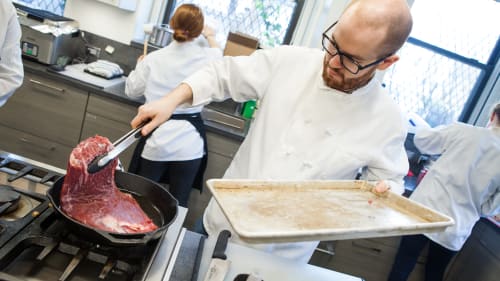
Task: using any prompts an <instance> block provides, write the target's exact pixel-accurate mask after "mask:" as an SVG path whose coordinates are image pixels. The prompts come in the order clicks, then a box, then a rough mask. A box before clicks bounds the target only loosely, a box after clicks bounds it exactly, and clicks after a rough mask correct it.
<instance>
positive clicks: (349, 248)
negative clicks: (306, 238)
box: [309, 237, 426, 281]
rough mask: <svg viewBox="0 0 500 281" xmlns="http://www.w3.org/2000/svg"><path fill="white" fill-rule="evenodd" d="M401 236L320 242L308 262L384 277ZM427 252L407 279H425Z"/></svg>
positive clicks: (377, 279) (378, 280) (376, 280)
mask: <svg viewBox="0 0 500 281" xmlns="http://www.w3.org/2000/svg"><path fill="white" fill-rule="evenodd" d="M399 241H400V237H383V238H367V239H352V240H339V241H328V242H321V243H320V245H319V248H320V249H321V250H317V251H316V252H315V253H314V255H313V256H312V258H311V260H310V262H309V263H310V264H313V265H317V266H321V267H324V268H328V269H331V270H335V271H338V272H342V273H346V274H350V275H354V276H358V277H361V278H363V279H365V280H368V281H386V280H387V277H388V276H389V272H390V270H391V268H392V264H393V262H394V257H395V256H396V252H397V249H398V247H399ZM425 259H426V253H425V251H424V253H423V254H422V255H421V256H420V257H419V259H418V261H417V265H416V266H415V270H414V271H413V272H412V274H411V275H410V277H409V279H408V280H409V281H420V280H424V263H425Z"/></svg>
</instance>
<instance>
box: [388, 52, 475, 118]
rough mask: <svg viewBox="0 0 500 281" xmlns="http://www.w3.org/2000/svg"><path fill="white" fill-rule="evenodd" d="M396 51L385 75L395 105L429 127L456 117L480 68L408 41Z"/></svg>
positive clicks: (472, 86)
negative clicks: (393, 61)
mask: <svg viewBox="0 0 500 281" xmlns="http://www.w3.org/2000/svg"><path fill="white" fill-rule="evenodd" d="M399 55H400V57H401V59H400V60H399V61H398V62H397V63H396V64H394V65H393V66H392V67H391V68H390V69H389V70H388V71H387V73H386V75H385V80H386V84H387V87H388V89H389V92H390V93H391V95H392V96H393V97H394V99H395V100H396V101H397V102H398V103H399V105H400V106H401V107H402V108H403V109H404V110H407V111H409V112H415V113H417V114H418V115H420V116H421V117H422V118H424V119H425V120H426V121H427V122H428V123H429V124H430V125H431V126H433V127H434V126H437V125H440V124H449V123H452V122H454V121H457V120H458V118H459V117H460V114H461V113H462V110H463V108H464V104H465V102H466V101H467V99H468V98H469V95H470V93H471V91H472V89H473V88H474V85H475V83H476V80H478V79H479V78H480V77H479V76H480V75H481V74H482V71H481V70H480V69H478V68H475V67H472V66H469V65H467V64H464V63H461V62H459V61H456V60H453V59H450V58H447V57H445V56H442V55H439V54H437V53H435V52H432V51H429V50H426V49H424V48H421V47H418V46H415V45H412V44H409V43H407V44H406V45H405V46H404V47H403V48H402V49H401V50H400V53H399Z"/></svg>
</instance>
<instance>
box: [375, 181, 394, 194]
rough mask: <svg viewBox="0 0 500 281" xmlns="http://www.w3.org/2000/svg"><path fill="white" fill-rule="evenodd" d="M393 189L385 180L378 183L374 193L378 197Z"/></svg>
mask: <svg viewBox="0 0 500 281" xmlns="http://www.w3.org/2000/svg"><path fill="white" fill-rule="evenodd" d="M390 189H391V187H390V186H389V185H388V184H387V183H386V182H385V181H383V180H381V181H378V182H377V184H376V185H375V187H374V188H373V192H374V193H375V194H377V195H381V194H383V193H386V192H387V191H388V190H390Z"/></svg>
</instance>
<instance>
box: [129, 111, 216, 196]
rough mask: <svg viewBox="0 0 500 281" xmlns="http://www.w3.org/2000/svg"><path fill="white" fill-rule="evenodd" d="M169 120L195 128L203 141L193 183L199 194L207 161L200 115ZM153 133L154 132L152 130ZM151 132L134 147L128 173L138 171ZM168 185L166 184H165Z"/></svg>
mask: <svg viewBox="0 0 500 281" xmlns="http://www.w3.org/2000/svg"><path fill="white" fill-rule="evenodd" d="M169 120H186V121H188V122H189V123H191V125H193V127H195V128H196V131H198V133H199V134H200V136H201V138H202V139H203V158H202V159H201V164H200V168H199V169H198V172H197V173H196V177H195V179H194V182H193V187H194V188H196V189H199V190H200V192H201V191H202V189H203V174H204V173H205V170H206V168H207V160H208V149H207V135H206V132H205V125H204V124H203V119H202V118H201V114H200V113H191V114H173V115H172V116H171V117H170V119H169ZM153 132H154V130H153ZM153 132H151V133H149V134H148V135H147V136H145V137H142V138H140V139H139V142H138V143H137V146H136V147H135V150H134V154H133V155H132V160H131V162H130V166H129V168H128V172H129V173H133V174H136V173H137V172H138V171H139V163H140V160H141V154H142V150H143V149H144V145H145V144H146V140H147V139H148V138H149V137H151V135H152V134H153ZM166 183H168V182H166Z"/></svg>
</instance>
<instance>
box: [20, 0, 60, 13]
mask: <svg viewBox="0 0 500 281" xmlns="http://www.w3.org/2000/svg"><path fill="white" fill-rule="evenodd" d="M12 2H14V3H17V4H21V5H24V6H28V7H30V8H34V9H40V10H45V11H49V12H51V13H54V14H56V15H60V16H62V15H63V13H64V6H65V5H66V0H13V1H12Z"/></svg>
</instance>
